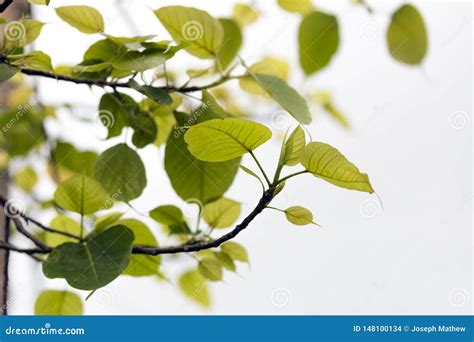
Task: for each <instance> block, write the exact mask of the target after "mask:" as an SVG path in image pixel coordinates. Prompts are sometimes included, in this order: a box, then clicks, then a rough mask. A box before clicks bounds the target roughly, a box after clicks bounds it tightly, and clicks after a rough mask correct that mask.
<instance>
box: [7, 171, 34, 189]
mask: <svg viewBox="0 0 474 342" xmlns="http://www.w3.org/2000/svg"><path fill="white" fill-rule="evenodd" d="M13 182H14V183H15V185H16V186H17V187H19V188H20V189H22V190H23V191H25V192H31V191H32V190H33V188H34V187H35V186H36V184H37V183H38V174H37V173H36V171H35V170H33V169H32V168H31V167H25V168H24V169H22V170H20V171H18V172H17V173H16V174H15V176H13Z"/></svg>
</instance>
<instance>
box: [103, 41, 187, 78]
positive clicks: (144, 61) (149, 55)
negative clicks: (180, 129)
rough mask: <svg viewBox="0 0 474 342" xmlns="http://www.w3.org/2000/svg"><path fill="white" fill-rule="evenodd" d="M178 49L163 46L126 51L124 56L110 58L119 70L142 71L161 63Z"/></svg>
mask: <svg viewBox="0 0 474 342" xmlns="http://www.w3.org/2000/svg"><path fill="white" fill-rule="evenodd" d="M180 49H181V47H179V48H178V47H167V46H165V47H164V48H149V49H145V50H144V51H127V52H126V53H125V55H124V56H116V57H115V58H114V59H112V65H113V66H114V68H117V69H119V70H124V71H137V72H144V71H145V70H148V69H153V68H156V67H158V66H160V65H162V64H163V63H164V62H166V61H167V60H168V59H170V58H172V57H173V56H174V55H175V53H176V51H178V50H180Z"/></svg>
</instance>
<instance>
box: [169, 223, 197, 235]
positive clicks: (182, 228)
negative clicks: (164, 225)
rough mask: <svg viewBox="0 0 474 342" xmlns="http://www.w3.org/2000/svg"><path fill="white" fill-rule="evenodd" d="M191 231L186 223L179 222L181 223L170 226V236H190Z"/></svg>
mask: <svg viewBox="0 0 474 342" xmlns="http://www.w3.org/2000/svg"><path fill="white" fill-rule="evenodd" d="M191 233H192V232H191V229H190V228H189V226H188V224H187V223H186V222H184V221H183V222H179V223H172V224H170V225H169V226H168V234H169V235H173V234H184V235H188V234H191Z"/></svg>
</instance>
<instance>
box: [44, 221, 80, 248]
mask: <svg viewBox="0 0 474 342" xmlns="http://www.w3.org/2000/svg"><path fill="white" fill-rule="evenodd" d="M49 226H50V227H51V228H53V229H56V230H59V231H62V232H65V233H70V234H75V235H76V236H79V235H80V234H81V225H80V224H79V223H77V222H76V221H74V220H73V219H72V218H69V217H67V216H65V215H57V216H56V217H55V218H54V219H53V220H52V221H51V223H50V224H49ZM76 241H77V240H75V239H73V238H71V237H68V236H64V235H59V234H54V233H49V232H47V233H46V234H45V241H44V242H45V243H46V244H47V245H48V246H51V247H57V246H59V245H61V244H63V243H65V242H76Z"/></svg>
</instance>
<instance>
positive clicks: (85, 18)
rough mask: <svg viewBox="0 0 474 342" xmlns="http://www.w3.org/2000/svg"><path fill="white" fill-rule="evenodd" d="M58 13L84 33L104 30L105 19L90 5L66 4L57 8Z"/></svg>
mask: <svg viewBox="0 0 474 342" xmlns="http://www.w3.org/2000/svg"><path fill="white" fill-rule="evenodd" d="M56 14H57V15H58V16H59V17H60V18H61V19H62V20H63V21H65V22H66V23H68V24H69V25H71V26H72V27H74V28H76V29H78V30H79V31H81V32H82V33H86V34H91V33H99V32H102V31H104V19H103V18H102V15H101V14H100V13H99V11H97V10H96V9H95V8H92V7H89V6H64V7H58V8H56Z"/></svg>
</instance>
